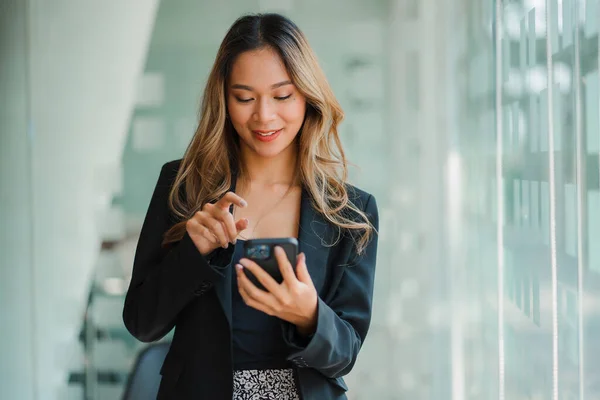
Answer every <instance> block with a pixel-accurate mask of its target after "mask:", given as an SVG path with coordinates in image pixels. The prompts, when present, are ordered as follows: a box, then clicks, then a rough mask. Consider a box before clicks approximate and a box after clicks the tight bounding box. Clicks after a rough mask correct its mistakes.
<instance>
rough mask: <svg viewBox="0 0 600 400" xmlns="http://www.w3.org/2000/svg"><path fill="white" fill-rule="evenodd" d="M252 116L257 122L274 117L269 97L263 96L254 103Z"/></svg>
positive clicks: (266, 120)
mask: <svg viewBox="0 0 600 400" xmlns="http://www.w3.org/2000/svg"><path fill="white" fill-rule="evenodd" d="M255 104H256V108H255V109H254V118H255V120H256V121H258V122H269V121H272V120H273V119H274V118H275V106H274V105H273V104H272V103H271V101H270V99H269V98H263V99H261V100H259V101H257V102H256V103H255Z"/></svg>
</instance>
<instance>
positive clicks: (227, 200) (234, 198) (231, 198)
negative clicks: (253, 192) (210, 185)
mask: <svg viewBox="0 0 600 400" xmlns="http://www.w3.org/2000/svg"><path fill="white" fill-rule="evenodd" d="M232 204H234V205H236V206H238V207H246V206H247V205H248V203H246V200H244V199H242V198H241V197H240V196H238V195H237V194H235V193H233V192H227V193H225V196H223V197H221V199H220V200H219V201H217V202H216V203H215V206H217V207H219V208H221V209H223V210H227V209H228V208H229V207H230V206H231V205H232Z"/></svg>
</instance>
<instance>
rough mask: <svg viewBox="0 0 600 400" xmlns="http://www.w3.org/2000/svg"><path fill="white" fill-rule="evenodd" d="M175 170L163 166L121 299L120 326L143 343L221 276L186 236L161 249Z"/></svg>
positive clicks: (168, 220) (161, 331)
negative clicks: (128, 283)
mask: <svg viewBox="0 0 600 400" xmlns="http://www.w3.org/2000/svg"><path fill="white" fill-rule="evenodd" d="M176 173H177V166H174V165H173V163H169V164H165V165H164V166H163V167H162V170H161V173H160V177H159V178H158V183H157V184H156V188H155V189H154V193H153V195H152V199H151V200H150V206H149V208H148V211H147V213H146V217H145V220H144V223H143V225H142V231H141V234H140V238H139V241H138V244H137V249H136V253H135V258H134V263H133V273H132V278H131V283H130V285H129V289H128V291H127V295H126V297H125V305H124V308H123V322H124V323H125V326H126V327H127V330H128V331H129V332H130V333H131V334H132V335H133V336H135V337H136V338H137V339H138V340H140V341H142V342H153V341H156V340H159V339H161V338H162V337H164V336H165V335H166V334H167V333H169V331H170V330H171V329H172V328H173V326H174V325H175V321H176V319H177V316H178V315H179V313H180V312H181V311H182V310H183V308H184V307H185V306H186V305H187V304H189V303H190V302H191V301H192V300H193V299H195V298H197V296H201V295H202V294H204V293H205V292H206V291H207V290H209V289H210V288H211V287H212V286H213V282H215V281H216V280H217V279H219V277H220V276H222V274H221V273H220V272H219V270H218V268H213V267H211V266H210V265H209V264H208V262H207V259H205V257H203V256H202V255H201V254H200V252H199V251H198V249H197V248H196V246H195V244H194V242H193V241H192V239H191V238H190V237H189V235H188V234H187V233H186V234H185V236H184V237H183V239H182V240H181V241H180V242H178V243H176V244H174V245H172V246H170V247H169V248H164V247H163V246H162V240H163V235H164V233H165V232H166V231H167V230H168V229H169V228H170V227H171V226H172V222H173V221H172V217H171V213H170V211H169V207H168V196H169V191H170V189H171V186H172V184H173V181H174V178H175V175H176Z"/></svg>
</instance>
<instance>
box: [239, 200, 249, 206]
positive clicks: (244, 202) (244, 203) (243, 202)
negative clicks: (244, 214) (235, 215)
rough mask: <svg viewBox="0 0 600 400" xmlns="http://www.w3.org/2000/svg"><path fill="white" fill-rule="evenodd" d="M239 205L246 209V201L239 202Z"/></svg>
mask: <svg viewBox="0 0 600 400" xmlns="http://www.w3.org/2000/svg"><path fill="white" fill-rule="evenodd" d="M240 204H241V205H242V207H246V206H247V205H248V203H246V200H242V201H240Z"/></svg>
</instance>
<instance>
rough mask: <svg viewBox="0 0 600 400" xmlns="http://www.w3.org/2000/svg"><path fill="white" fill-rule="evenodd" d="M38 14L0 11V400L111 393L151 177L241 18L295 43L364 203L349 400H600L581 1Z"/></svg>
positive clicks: (194, 6) (594, 197) (143, 6)
mask: <svg viewBox="0 0 600 400" xmlns="http://www.w3.org/2000/svg"><path fill="white" fill-rule="evenodd" d="M49 4H50V3H48V2H45V1H39V0H28V1H27V2H18V1H12V2H11V1H9V2H4V3H3V7H4V8H2V11H3V12H2V13H0V22H1V23H0V35H1V36H0V60H2V62H0V102H1V104H0V153H1V154H2V157H0V167H1V170H0V177H1V180H0V189H1V193H0V194H1V196H0V201H1V203H0V233H1V235H0V238H1V239H2V240H1V241H0V327H1V329H0V340H1V343H0V350H1V353H2V354H3V355H5V357H2V361H0V371H1V373H0V398H2V399H3V398H5V397H6V398H11V399H12V398H15V399H23V400H30V399H31V400H33V399H35V400H37V399H44V400H45V399H52V400H53V399H61V400H62V399H86V400H97V399H118V398H120V397H121V395H122V393H123V390H124V388H125V386H126V383H127V378H128V376H129V373H130V371H131V369H132V367H133V364H134V361H135V358H136V356H137V354H139V351H140V350H142V349H143V348H144V347H145V345H144V344H142V343H139V342H137V341H136V340H135V339H133V338H132V337H131V336H130V335H129V334H128V332H127V331H126V330H125V328H124V326H123V324H122V321H121V312H122V306H123V299H124V293H125V289H126V287H127V284H128V279H129V278H130V274H131V267H132V260H133V255H134V251H135V246H136V243H137V239H138V235H139V230H140V227H141V222H142V219H143V218H144V214H145V212H146V209H147V207H148V204H149V200H150V196H151V194H152V190H153V189H154V185H155V183H156V179H157V177H158V173H159V170H160V167H161V165H162V164H163V163H165V162H167V161H170V160H173V159H176V158H180V157H181V156H182V154H183V151H184V150H185V148H186V146H187V143H188V141H189V140H190V138H191V137H192V135H193V132H194V129H195V125H196V123H197V118H198V117H197V115H198V112H197V110H198V105H199V100H200V97H201V92H202V89H203V85H204V82H205V79H206V76H207V75H208V72H209V69H210V67H211V65H212V62H213V60H214V57H215V54H216V51H217V48H218V46H219V43H220V41H221V39H222V37H223V35H224V33H225V31H226V30H227V28H228V26H229V25H230V24H231V23H232V22H233V21H234V20H235V19H236V18H237V17H238V16H239V15H241V14H244V13H248V12H258V11H276V12H281V13H284V14H286V15H288V16H289V17H291V18H292V19H293V20H294V21H295V22H296V23H297V24H298V25H299V26H300V27H301V29H302V30H303V31H304V32H305V33H306V35H307V37H308V39H309V41H310V43H311V44H312V46H313V48H314V50H315V51H316V53H317V56H318V58H319V61H320V63H321V65H322V66H323V68H324V70H325V72H326V75H327V77H328V79H329V81H330V83H331V85H332V86H333V89H334V92H335V94H336V96H337V97H338V99H339V101H340V103H341V104H342V106H343V108H344V110H345V112H346V120H345V121H344V123H343V125H342V127H341V130H340V134H341V138H342V141H343V143H344V146H345V149H346V151H347V155H348V157H349V159H350V161H352V162H353V164H356V165H357V167H351V181H352V183H354V184H356V185H357V186H359V187H361V188H363V189H365V190H367V191H368V192H371V193H373V194H374V195H375V196H376V197H377V201H378V205H379V208H380V232H379V243H380V246H379V253H378V265H377V274H376V289H375V301H374V310H373V320H372V324H371V329H370V331H369V335H368V338H367V340H366V342H365V343H364V346H363V349H362V351H361V354H360V357H359V360H358V362H357V364H356V366H355V368H354V370H353V371H352V373H351V374H350V375H349V376H347V377H346V382H347V383H348V385H349V387H350V391H349V392H348V397H349V398H350V399H351V400H361V399H365V400H371V399H378V400H386V399H390V400H391V399H414V400H420V399H423V400H425V399H431V400H445V399H452V400H467V399H473V400H481V399H500V400H504V399H506V400H533V399H535V400H547V399H552V400H558V399H565V400H571V399H578V400H583V399H587V400H592V399H597V398H600V385H598V384H597V383H596V380H597V379H596V376H597V375H598V373H597V370H598V369H599V368H600V363H599V362H598V361H596V360H597V359H600V346H598V344H597V340H596V338H597V337H598V336H599V335H600V332H599V329H600V328H599V327H600V275H599V274H600V245H599V244H598V243H600V86H599V85H600V78H599V70H598V65H599V64H598V60H599V52H598V49H599V42H598V26H599V25H600V0H512V1H511V0H447V1H439V0H418V1H417V0H380V1H365V0H327V1H316V0H302V1H291V0H290V1H271V0H253V1H248V0H226V1H225V0H224V1H221V2H219V7H217V6H216V5H215V4H214V3H213V2H208V1H178V0H162V1H155V0H139V1H138V2H137V3H135V4H136V6H135V7H134V6H127V5H125V4H124V3H122V2H119V1H112V0H109V1H105V2H100V3H97V4H96V3H95V4H96V5H95V6H94V7H95V8H93V9H92V8H90V7H92V5H91V3H86V4H84V3H81V4H79V3H77V4H75V3H73V4H70V5H68V4H66V3H64V2H63V3H62V4H60V5H58V4H55V5H54V7H53V6H49ZM128 4H129V3H128ZM132 4H133V3H132ZM91 13H93V14H94V15H96V16H98V18H99V19H98V20H97V21H98V22H94V21H96V20H93V19H92V20H90V19H89V15H90V14H91ZM82 21H85V23H83V22H82ZM108 22H110V26H111V27H112V28H111V29H110V31H107V30H106V24H107V23H108ZM169 338H170V336H167V338H165V340H169ZM11 355H12V356H11ZM13 356H14V357H13ZM14 360H17V361H16V362H15V361H14ZM30 383H33V384H30Z"/></svg>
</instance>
